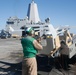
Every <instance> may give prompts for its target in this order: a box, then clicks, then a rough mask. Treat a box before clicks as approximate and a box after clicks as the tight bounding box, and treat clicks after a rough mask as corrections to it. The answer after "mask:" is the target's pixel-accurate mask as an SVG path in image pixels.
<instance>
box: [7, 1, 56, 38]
mask: <svg viewBox="0 0 76 75" xmlns="http://www.w3.org/2000/svg"><path fill="white" fill-rule="evenodd" d="M10 27H11V28H13V29H14V31H11V30H10ZM22 27H33V28H34V29H35V31H39V32H42V33H40V36H42V34H44V33H46V32H48V31H50V30H49V27H50V29H51V30H52V31H53V36H54V37H55V36H56V31H55V28H54V27H53V25H52V24H50V18H47V19H45V22H41V20H40V17H39V13H38V8H37V4H36V3H35V2H34V0H32V2H31V3H30V4H29V6H28V12H27V16H26V18H25V19H19V18H18V17H16V16H15V17H9V18H8V20H7V22H6V30H7V31H9V32H11V33H12V34H17V35H20V36H21V35H22V32H20V31H16V30H21V28H22ZM52 31H51V33H52Z"/></svg>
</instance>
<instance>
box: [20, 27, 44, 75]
mask: <svg viewBox="0 0 76 75" xmlns="http://www.w3.org/2000/svg"><path fill="white" fill-rule="evenodd" d="M34 33H35V32H34V30H33V28H32V27H29V28H27V29H26V34H27V36H26V37H24V38H22V39H21V44H22V47H23V54H24V58H23V61H22V75H37V62H36V58H35V57H36V54H37V52H38V50H42V49H43V47H42V46H41V44H40V43H39V42H38V41H37V40H35V39H34Z"/></svg>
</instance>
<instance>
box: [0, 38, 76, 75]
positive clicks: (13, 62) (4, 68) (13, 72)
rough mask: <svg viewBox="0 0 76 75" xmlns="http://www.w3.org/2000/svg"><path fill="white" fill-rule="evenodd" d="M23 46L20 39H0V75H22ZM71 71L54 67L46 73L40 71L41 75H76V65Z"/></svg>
mask: <svg viewBox="0 0 76 75" xmlns="http://www.w3.org/2000/svg"><path fill="white" fill-rule="evenodd" d="M22 57H23V53H22V46H21V43H20V39H19V38H8V39H0V75H22V74H21V73H22ZM70 67H71V69H70V70H68V71H64V70H63V69H61V71H59V70H57V69H55V68H54V67H53V68H52V69H51V70H50V71H48V72H46V71H38V74H39V75H76V64H75V63H74V64H70Z"/></svg>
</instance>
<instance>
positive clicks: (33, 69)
mask: <svg viewBox="0 0 76 75" xmlns="http://www.w3.org/2000/svg"><path fill="white" fill-rule="evenodd" d="M22 75H37V62H36V58H35V57H33V58H24V59H23V62H22Z"/></svg>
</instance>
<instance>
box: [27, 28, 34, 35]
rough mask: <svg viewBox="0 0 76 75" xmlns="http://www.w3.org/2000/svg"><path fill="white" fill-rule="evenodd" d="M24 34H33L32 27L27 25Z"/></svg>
mask: <svg viewBox="0 0 76 75" xmlns="http://www.w3.org/2000/svg"><path fill="white" fill-rule="evenodd" d="M26 34H34V29H33V28H32V27H28V28H27V29H26Z"/></svg>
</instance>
